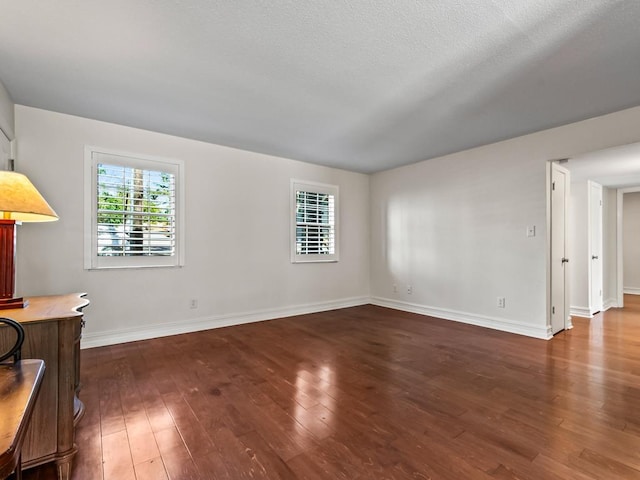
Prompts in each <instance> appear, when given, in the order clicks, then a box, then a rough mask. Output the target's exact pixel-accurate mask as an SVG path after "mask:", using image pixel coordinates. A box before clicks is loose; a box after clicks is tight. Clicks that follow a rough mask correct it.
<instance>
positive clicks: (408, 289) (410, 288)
mask: <svg viewBox="0 0 640 480" xmlns="http://www.w3.org/2000/svg"><path fill="white" fill-rule="evenodd" d="M407 293H408V294H409V295H411V294H412V293H413V287H412V286H411V285H407Z"/></svg>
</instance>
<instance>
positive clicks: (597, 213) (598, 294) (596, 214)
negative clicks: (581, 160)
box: [589, 181, 602, 314]
mask: <svg viewBox="0 0 640 480" xmlns="http://www.w3.org/2000/svg"><path fill="white" fill-rule="evenodd" d="M589 310H590V313H591V314H594V313H597V312H600V311H602V185H600V184H598V183H595V182H591V181H590V182H589Z"/></svg>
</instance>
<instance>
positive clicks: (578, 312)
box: [569, 306, 593, 318]
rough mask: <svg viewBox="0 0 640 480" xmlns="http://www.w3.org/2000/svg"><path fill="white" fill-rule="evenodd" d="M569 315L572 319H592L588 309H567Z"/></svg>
mask: <svg viewBox="0 0 640 480" xmlns="http://www.w3.org/2000/svg"><path fill="white" fill-rule="evenodd" d="M569 315H571V316H572V317H582V318H593V315H592V314H591V309H590V308H589V307H574V306H571V307H569Z"/></svg>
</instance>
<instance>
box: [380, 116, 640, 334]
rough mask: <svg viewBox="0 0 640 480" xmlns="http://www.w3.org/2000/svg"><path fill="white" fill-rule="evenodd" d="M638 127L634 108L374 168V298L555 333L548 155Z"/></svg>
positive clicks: (629, 137)
mask: <svg viewBox="0 0 640 480" xmlns="http://www.w3.org/2000/svg"><path fill="white" fill-rule="evenodd" d="M434 121H437V119H434ZM639 125H640V108H633V109H628V110H624V111H621V112H617V113H614V114H611V115H605V116H602V117H598V118H594V119H591V120H587V121H583V122H578V123H574V124H570V125H566V126H562V127H558V128H554V129H551V130H546V131H542V132H538V133H535V134H531V135H526V136H523V137H519V138H515V139H511V140H507V141H504V142H499V143H496V144H492V145H487V146H484V147H480V148H474V149H471V150H467V151H464V152H459V153H455V154H452V155H448V156H445V157H440V158H435V159H432V160H426V161H423V162H421V163H418V164H415V165H410V166H407V167H401V168H398V169H394V170H390V171H387V172H382V173H378V174H375V175H373V176H372V179H371V228H372V233H371V239H372V242H371V255H372V256H371V272H372V281H371V293H372V296H373V301H374V302H375V303H377V304H381V305H388V306H392V307H395V308H400V309H404V310H412V311H417V312H421V313H426V314H433V315H435V316H439V317H442V318H450V319H453V320H459V321H465V322H469V323H475V324H480V325H486V326H490V327H492V328H498V329H503V330H508V331H513V332H518V333H525V334H528V335H533V336H539V337H543V338H547V337H548V336H549V329H548V319H547V317H548V310H547V289H548V282H547V278H548V276H547V275H548V272H547V234H548V232H547V191H546V188H547V183H546V182H547V173H546V171H547V170H546V169H547V160H549V159H554V158H566V157H573V156H577V155H579V154H582V153H586V152H591V151H595V150H601V149H604V148H608V147H612V146H615V145H623V144H627V143H633V142H637V141H639V140H640V127H639ZM458 133H459V134H461V135H463V134H464V132H458ZM452 134H453V132H452ZM527 225H535V226H536V236H535V237H534V238H527V237H526V236H525V232H526V227H527ZM394 284H396V285H399V286H400V288H399V290H398V292H397V293H394V291H393V287H392V286H393V285H394ZM407 284H411V285H412V287H413V293H412V294H411V295H409V294H408V293H407V292H406V290H405V287H404V286H405V285H407ZM498 296H504V297H506V308H504V309H501V308H498V307H497V306H496V297H498Z"/></svg>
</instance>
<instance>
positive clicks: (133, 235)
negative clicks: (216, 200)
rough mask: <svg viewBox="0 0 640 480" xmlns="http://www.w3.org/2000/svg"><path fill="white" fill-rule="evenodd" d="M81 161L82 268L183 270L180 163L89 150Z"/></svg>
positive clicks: (181, 171) (91, 148) (100, 150)
mask: <svg viewBox="0 0 640 480" xmlns="http://www.w3.org/2000/svg"><path fill="white" fill-rule="evenodd" d="M85 157H86V158H85V181H86V184H85V193H86V197H87V198H86V201H87V207H86V215H85V217H86V218H85V268H87V269H101V268H139V267H175V266H181V265H183V264H184V261H183V248H182V238H181V237H182V235H181V232H182V218H183V215H182V211H183V210H182V209H183V201H182V195H183V188H182V176H183V169H184V166H183V163H182V162H181V161H178V160H167V159H159V158H153V157H147V156H141V155H132V154H123V153H118V152H113V151H108V150H104V149H96V148H93V147H87V149H86V153H85Z"/></svg>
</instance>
